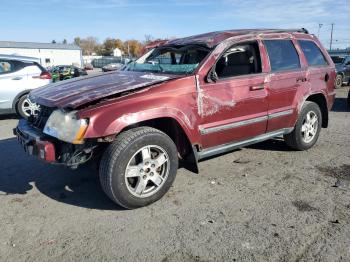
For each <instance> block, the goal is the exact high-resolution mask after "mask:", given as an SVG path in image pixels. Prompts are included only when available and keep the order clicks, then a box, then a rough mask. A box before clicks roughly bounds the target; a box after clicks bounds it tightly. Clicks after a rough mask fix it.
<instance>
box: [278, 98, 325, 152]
mask: <svg viewBox="0 0 350 262" xmlns="http://www.w3.org/2000/svg"><path fill="white" fill-rule="evenodd" d="M321 126H322V114H321V110H320V107H319V106H318V105H317V104H316V103H314V102H310V101H306V102H305V103H304V105H303V107H302V109H301V112H300V114H299V118H298V120H297V123H296V124H295V127H294V130H293V132H292V133H290V134H287V135H285V136H284V140H285V142H286V144H287V145H288V146H290V147H291V148H293V149H296V150H307V149H309V148H311V147H313V145H314V144H315V143H316V142H317V139H318V136H319V135H320V131H321Z"/></svg>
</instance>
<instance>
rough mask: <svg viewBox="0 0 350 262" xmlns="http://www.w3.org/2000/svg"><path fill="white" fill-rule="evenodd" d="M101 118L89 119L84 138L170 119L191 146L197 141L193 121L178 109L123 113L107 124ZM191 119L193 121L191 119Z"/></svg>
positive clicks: (197, 135) (114, 133) (112, 133)
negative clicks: (148, 122)
mask: <svg viewBox="0 0 350 262" xmlns="http://www.w3.org/2000/svg"><path fill="white" fill-rule="evenodd" d="M104 117H105V116H103V117H98V116H97V117H96V116H93V117H92V118H91V119H90V124H89V128H88V130H87V132H86V134H85V138H96V137H106V136H110V135H116V134H118V133H120V131H122V130H123V129H124V128H126V127H128V126H130V125H133V124H137V123H140V122H143V121H147V120H152V119H157V118H172V119H174V120H175V121H177V123H178V124H179V125H180V126H181V128H182V129H183V131H184V132H185V134H186V136H187V137H188V139H189V141H190V142H191V143H192V144H193V143H195V141H197V140H198V137H199V133H198V130H195V128H194V126H195V124H194V123H193V120H192V122H191V120H190V119H189V118H188V117H187V115H186V114H185V113H184V112H182V111H181V110H179V109H176V108H170V107H158V108H152V109H146V110H142V111H139V112H135V113H125V114H122V115H120V116H119V117H117V118H115V119H114V120H113V121H111V122H109V123H107V122H106V121H105V120H104V119H102V118H104ZM193 119H195V118H194V117H193Z"/></svg>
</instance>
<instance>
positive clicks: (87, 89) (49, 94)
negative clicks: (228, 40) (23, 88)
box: [30, 71, 180, 109]
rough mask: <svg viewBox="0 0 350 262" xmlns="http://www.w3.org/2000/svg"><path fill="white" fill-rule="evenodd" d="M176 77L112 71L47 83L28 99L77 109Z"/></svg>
mask: <svg viewBox="0 0 350 262" xmlns="http://www.w3.org/2000/svg"><path fill="white" fill-rule="evenodd" d="M179 77H180V76H178V75H166V74H153V73H146V72H133V71H114V72H111V73H104V74H101V75H97V76H91V77H82V78H74V79H71V80H65V81H62V82H58V83H53V84H49V85H47V86H44V87H40V88H37V89H35V90H33V91H32V92H30V99H31V100H33V101H35V102H36V103H38V104H41V105H45V106H48V107H60V108H72V109H74V108H77V107H79V106H81V105H84V104H86V103H90V102H93V101H96V100H100V99H103V98H106V97H109V96H113V95H116V94H119V93H122V92H125V91H130V90H135V89H139V88H142V87H147V86H151V85H154V84H158V83H162V82H165V81H168V80H171V79H175V78H179Z"/></svg>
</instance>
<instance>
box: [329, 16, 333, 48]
mask: <svg viewBox="0 0 350 262" xmlns="http://www.w3.org/2000/svg"><path fill="white" fill-rule="evenodd" d="M333 27H334V23H332V29H331V42H330V43H329V51H332V44H333Z"/></svg>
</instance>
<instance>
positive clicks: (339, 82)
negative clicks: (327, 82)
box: [335, 75, 343, 88]
mask: <svg viewBox="0 0 350 262" xmlns="http://www.w3.org/2000/svg"><path fill="white" fill-rule="evenodd" d="M342 85H343V76H342V75H337V76H336V77H335V88H341V87H342Z"/></svg>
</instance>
